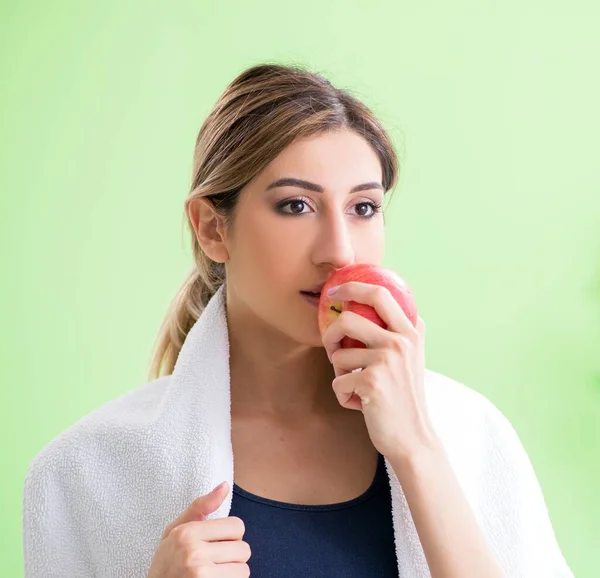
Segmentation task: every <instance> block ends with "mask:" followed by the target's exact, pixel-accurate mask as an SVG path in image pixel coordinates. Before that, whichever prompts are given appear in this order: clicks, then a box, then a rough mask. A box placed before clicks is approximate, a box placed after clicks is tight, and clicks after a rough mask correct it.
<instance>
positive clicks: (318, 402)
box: [228, 315, 347, 418]
mask: <svg viewBox="0 0 600 578" xmlns="http://www.w3.org/2000/svg"><path fill="white" fill-rule="evenodd" d="M228 324H229V348H230V378H231V405H232V408H231V409H232V413H236V414H238V415H259V414H260V415H263V416H269V417H271V418H279V417H281V418H291V417H302V416H305V415H313V416H314V415H331V414H335V413H337V414H339V413H340V412H346V411H347V410H345V409H344V408H342V407H341V406H340V405H339V403H338V401H337V398H336V397H335V393H334V391H333V389H332V387H331V383H332V381H333V380H334V378H335V372H334V369H333V367H332V365H331V364H330V363H329V360H328V358H327V353H326V351H325V349H324V348H323V347H310V346H307V345H302V344H298V343H297V342H292V341H291V340H289V339H287V338H286V337H285V336H283V335H281V333H278V332H277V333H275V332H272V331H271V330H269V329H268V328H262V329H256V325H255V324H253V325H252V327H253V330H252V331H248V330H247V329H246V328H245V327H244V325H245V324H244V323H243V321H242V320H240V319H239V318H237V319H236V317H235V316H232V315H230V316H229V320H228ZM246 325H247V324H246ZM257 332H258V333H259V334H257Z"/></svg>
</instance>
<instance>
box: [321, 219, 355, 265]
mask: <svg viewBox="0 0 600 578" xmlns="http://www.w3.org/2000/svg"><path fill="white" fill-rule="evenodd" d="M331 213H332V214H329V215H327V216H324V217H323V219H322V221H321V222H320V223H319V226H320V227H321V229H320V230H319V233H318V235H317V238H316V244H315V250H314V255H313V259H314V262H315V264H316V265H329V266H331V267H332V268H334V269H341V268H342V267H345V266H346V265H351V264H352V263H354V260H355V253H354V247H353V244H352V234H351V230H350V226H349V223H348V222H347V220H346V219H345V217H344V215H340V214H337V213H336V212H335V211H332V212H331ZM333 213H336V214H333Z"/></svg>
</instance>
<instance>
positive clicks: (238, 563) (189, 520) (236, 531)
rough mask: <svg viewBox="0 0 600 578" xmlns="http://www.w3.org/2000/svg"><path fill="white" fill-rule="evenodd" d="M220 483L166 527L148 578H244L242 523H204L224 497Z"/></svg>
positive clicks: (224, 488)
mask: <svg viewBox="0 0 600 578" xmlns="http://www.w3.org/2000/svg"><path fill="white" fill-rule="evenodd" d="M228 491H229V489H228V484H227V482H223V484H221V485H220V486H217V487H216V488H215V489H214V490H213V491H212V492H211V493H210V494H207V495H206V496H200V497H199V498H196V499H195V500H194V501H193V502H192V503H191V504H190V505H189V507H188V508H187V510H185V511H184V512H183V513H182V514H181V515H180V516H179V517H178V518H177V519H176V520H175V521H174V522H171V524H169V525H168V526H167V527H166V529H165V531H164V533H163V536H162V540H161V542H160V544H159V545H158V548H157V549H156V553H155V554H154V558H153V559H152V564H151V566H150V570H149V573H148V578H220V577H222V578H247V577H248V576H250V568H249V566H248V564H247V563H246V562H248V559H249V558H250V553H251V552H250V546H249V545H248V543H247V542H244V541H242V537H243V535H244V532H245V530H246V528H245V526H244V522H243V521H242V520H241V519H240V518H238V517H236V516H229V517H227V518H218V519H214V520H207V519H206V517H207V516H208V515H209V514H211V513H212V512H214V511H215V510H217V509H218V507H219V506H220V505H221V504H222V503H223V500H224V499H225V497H226V496H227V492H228Z"/></svg>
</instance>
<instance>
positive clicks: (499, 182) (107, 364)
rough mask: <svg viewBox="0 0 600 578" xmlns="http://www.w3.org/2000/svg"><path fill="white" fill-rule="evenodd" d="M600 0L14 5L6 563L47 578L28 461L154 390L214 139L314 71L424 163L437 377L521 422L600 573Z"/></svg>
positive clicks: (414, 189)
mask: <svg viewBox="0 0 600 578" xmlns="http://www.w3.org/2000/svg"><path fill="white" fill-rule="evenodd" d="M599 20H600V8H598V5H597V3H595V2H592V0H590V1H588V2H584V1H582V0H572V1H570V2H568V3H567V2H560V1H553V2H542V1H541V0H536V1H523V0H508V1H504V2H500V1H497V2H490V1H481V0H477V1H475V0H457V1H454V2H443V1H437V2H432V1H427V0H425V1H420V2H416V1H411V2H406V1H397V0H379V1H370V2H368V3H367V2H363V3H360V2H349V1H348V0H344V1H341V0H339V1H330V2H324V1H323V0H319V1H314V0H309V1H304V2H302V3H299V2H298V3H289V4H286V3H281V2H277V1H276V0H259V1H255V2H252V3H249V2H231V1H230V2H217V1H216V0H213V1H212V2H186V1H181V0H173V1H170V2H165V3H156V2H155V3H152V2H150V3H148V2H140V1H135V2H120V1H119V2H117V1H115V0H107V1H103V2H90V1H87V2H83V1H78V2H75V1H62V2H61V1H59V2H41V1H40V0H34V1H30V0H21V1H20V2H10V3H9V2H4V3H3V4H2V5H1V7H0V39H1V40H0V42H1V43H2V45H1V47H2V49H1V54H0V59H1V60H0V67H1V68H0V81H1V83H2V87H1V90H0V104H1V106H0V138H1V141H0V159H1V160H0V162H1V164H2V166H1V170H0V193H1V195H0V215H1V222H0V225H1V227H0V247H1V251H2V254H1V258H2V261H1V262H2V277H1V279H2V282H1V297H2V299H1V300H0V308H1V309H0V314H1V322H0V324H1V327H2V330H1V333H0V336H1V340H2V342H1V344H0V345H1V347H0V356H1V359H0V362H1V363H2V370H3V371H2V390H1V395H2V402H1V404H0V412H1V413H0V428H1V429H0V440H1V444H2V447H1V448H0V450H1V452H0V455H1V456H2V466H3V467H2V476H1V481H0V491H1V493H0V499H1V502H0V508H1V522H0V524H1V526H0V549H1V555H0V575H2V576H7V577H9V576H10V577H12V576H20V575H22V562H21V557H22V550H21V499H22V485H23V479H24V476H25V472H26V468H27V466H28V465H29V463H30V461H31V460H32V458H33V457H34V455H35V454H36V453H37V452H38V451H40V450H41V449H42V447H43V446H45V445H46V444H47V443H48V442H49V441H50V439H52V438H53V437H54V436H56V435H58V434H59V433H60V432H61V431H63V430H64V429H65V428H66V427H68V426H69V425H70V424H72V423H73V422H75V421H76V420H78V419H79V418H80V417H82V416H83V415H85V414H86V413H88V412H90V411H92V410H93V409H95V408H96V407H98V406H99V405H101V404H102V403H104V402H105V401H108V400H110V399H113V398H115V397H117V396H120V395H121V394H123V393H124V392H126V391H128V390H130V389H132V388H134V387H137V386H138V385H140V384H142V383H143V382H144V381H145V377H146V370H147V367H148V363H149V360H150V349H151V346H152V342H153V340H154V337H155V335H156V333H157V331H158V327H159V324H160V322H161V320H162V318H163V315H164V313H165V311H166V308H167V306H168V304H169V301H170V299H171V297H172V296H173V295H174V294H175V292H176V290H177V289H178V287H179V285H180V283H181V282H182V281H183V279H184V276H185V275H186V273H187V271H188V269H189V267H190V266H191V262H192V261H191V255H190V251H189V249H188V246H187V245H188V242H187V235H186V236H184V235H183V232H182V231H183V228H182V224H183V200H184V198H185V196H186V194H187V191H188V186H189V180H190V176H191V166H192V164H191V161H192V153H193V146H194V142H195V137H196V133H197V131H198V129H199V127H200V125H201V123H202V121H203V119H204V117H205V116H206V114H207V113H208V112H209V110H210V109H211V107H212V106H213V104H214V103H215V101H216V99H217V98H218V96H219V95H220V93H221V92H222V90H223V89H224V88H225V86H226V84H227V83H228V82H229V81H231V80H232V79H233V78H234V77H235V76H236V75H237V74H238V73H239V72H240V71H241V70H242V69H243V68H245V67H247V66H250V65H252V64H256V63H258V62H262V61H279V62H283V63H298V64H304V65H307V66H309V67H310V68H311V69H312V70H315V71H318V72H321V73H323V74H325V75H327V76H328V77H329V78H330V79H331V80H332V81H333V82H334V83H336V84H338V85H339V86H341V87H346V88H350V89H351V90H352V91H353V92H354V94H356V95H357V96H359V97H360V98H362V99H363V100H364V101H365V102H366V103H367V104H368V105H370V106H371V107H372V108H373V109H374V110H375V112H376V113H377V114H379V116H380V118H381V119H382V121H383V122H384V123H385V125H386V126H387V127H388V128H389V130H390V132H391V134H392V136H393V138H394V140H395V142H396V144H397V147H398V151H399V154H400V157H401V163H402V168H401V176H400V183H399V185H398V187H397V190H396V192H395V194H394V199H393V202H392V203H391V205H390V206H389V208H388V209H387V216H386V222H387V252H386V258H385V264H387V265H388V266H390V267H392V268H394V269H396V270H397V271H398V272H400V273H401V274H402V275H403V276H405V277H406V279H407V280H408V281H409V283H410V284H411V285H412V287H413V290H414V292H415V294H416V296H417V301H418V304H419V308H420V313H421V315H422V317H423V318H424V319H425V321H426V323H427V330H428V345H427V356H428V367H429V368H430V369H433V370H435V371H438V372H441V373H445V374H447V375H449V376H451V377H453V378H454V379H457V380H459V381H461V382H463V383H465V384H466V385H468V386H469V387H472V388H474V389H476V390H478V391H480V392H482V393H483V394H484V395H486V396H487V397H488V398H489V399H491V400H492V401H493V402H494V403H495V404H496V405H497V406H498V407H499V408H500V409H501V410H502V411H503V412H504V413H505V415H506V416H507V417H508V418H509V420H510V421H511V422H512V424H513V425H514V427H515V429H516V430H517V432H518V434H519V436H520V438H521V440H522V442H523V444H524V446H525V448H526V449H527V451H528V453H529V455H530V457H531V460H532V462H533V464H534V467H535V469H536V472H537V474H538V478H539V480H540V483H541V485H542V488H543V491H544V495H545V498H546V502H547V505H548V508H549V511H550V515H551V518H552V521H553V525H554V528H555V532H556V535H557V537H558V540H559V543H560V545H561V548H562V551H563V553H564V555H565V557H566V559H567V562H568V563H569V565H570V566H571V569H572V570H573V571H574V573H575V574H576V576H578V577H595V576H598V573H599V567H600V564H599V555H598V553H597V547H598V541H599V538H600V498H599V496H598V487H599V484H600V176H599V173H598V164H599V163H598V156H599V152H600V145H599V135H600V118H599V113H598V103H600V80H599V74H598V62H599V61H600V40H599V35H598V22H599Z"/></svg>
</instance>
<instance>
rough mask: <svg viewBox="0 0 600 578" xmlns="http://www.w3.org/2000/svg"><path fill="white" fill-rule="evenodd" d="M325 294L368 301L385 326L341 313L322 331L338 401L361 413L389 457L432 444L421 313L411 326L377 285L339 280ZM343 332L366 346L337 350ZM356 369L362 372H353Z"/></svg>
mask: <svg viewBox="0 0 600 578" xmlns="http://www.w3.org/2000/svg"><path fill="white" fill-rule="evenodd" d="M330 298H331V299H332V300H333V301H356V302H357V303H364V304H366V305H370V306H371V307H373V308H374V309H375V311H376V312H377V314H378V315H379V317H381V319H382V320H383V321H384V322H385V323H386V325H387V329H384V328H382V327H379V326H378V325H376V324H375V323H373V322H372V321H370V320H368V319H366V318H365V317H362V316H361V315H358V314H356V313H353V312H351V311H343V312H342V313H341V315H340V316H339V317H338V318H337V319H336V320H335V321H334V322H333V323H331V325H330V326H329V327H328V328H327V329H326V330H325V332H324V333H323V336H322V339H323V345H324V346H325V349H326V351H327V355H328V356H329V359H330V360H331V362H332V364H333V366H334V369H335V375H336V378H335V379H334V380H333V383H332V386H333V390H334V392H335V395H336V397H337V399H338V401H339V403H340V405H341V406H342V407H345V408H348V409H354V410H360V411H362V412H363V415H364V418H365V423H366V426H367V429H368V432H369V436H370V438H371V441H372V443H373V445H374V446H375V448H376V449H377V451H378V452H379V453H381V454H383V455H384V456H386V457H388V458H390V457H393V458H406V457H412V456H413V454H414V453H415V452H418V451H420V450H421V449H423V448H429V447H432V445H434V444H435V442H436V441H437V436H436V434H435V431H434V429H433V426H432V424H431V422H430V420H429V415H428V413H427V407H426V403H425V393H424V378H425V323H424V322H423V320H422V319H421V317H418V321H417V327H414V326H413V324H412V323H411V322H410V320H409V319H408V317H407V316H406V314H405V313H404V311H403V310H402V308H401V307H400V305H399V304H398V303H397V302H396V300H395V299H394V298H393V297H392V294H391V293H390V292H389V291H388V290H387V289H386V288H385V287H382V286H380V285H371V284H368V283H359V282H349V283H344V284H342V285H340V286H339V287H338V290H337V292H336V293H335V294H334V295H332V296H331V297H330ZM344 336H348V337H352V338H354V339H357V340H359V341H361V342H362V343H364V344H365V345H366V346H367V348H366V349H359V348H349V349H342V347H341V343H340V342H341V340H342V339H343V338H344ZM359 368H361V369H362V371H355V370H357V369H359Z"/></svg>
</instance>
